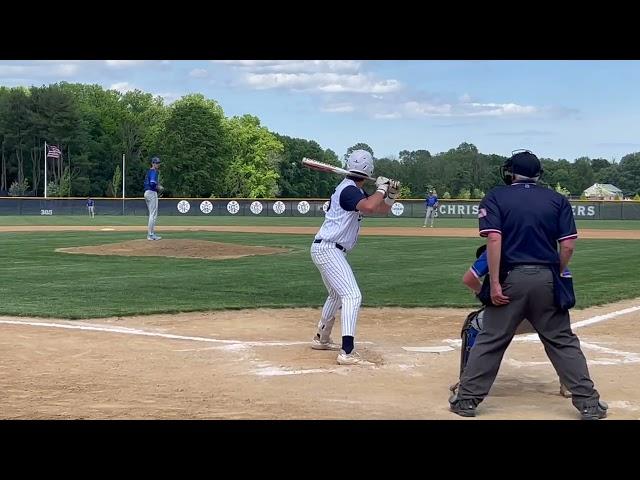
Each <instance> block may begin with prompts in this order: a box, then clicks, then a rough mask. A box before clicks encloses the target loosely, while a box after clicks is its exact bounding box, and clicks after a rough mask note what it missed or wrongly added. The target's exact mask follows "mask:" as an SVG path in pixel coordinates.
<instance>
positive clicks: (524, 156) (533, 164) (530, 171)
mask: <svg viewBox="0 0 640 480" xmlns="http://www.w3.org/2000/svg"><path fill="white" fill-rule="evenodd" d="M511 171H512V172H513V173H514V175H522V176H524V177H530V178H533V177H537V176H539V175H540V174H541V173H542V164H541V163H540V160H538V157H536V156H535V155H534V154H533V153H531V152H530V151H529V150H525V151H522V152H518V153H516V154H514V155H512V156H511Z"/></svg>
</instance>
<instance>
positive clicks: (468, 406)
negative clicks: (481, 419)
mask: <svg viewBox="0 0 640 480" xmlns="http://www.w3.org/2000/svg"><path fill="white" fill-rule="evenodd" d="M449 410H451V411H452V412H453V413H455V414H456V415H460V416H461V417H475V416H476V405H475V404H474V402H473V400H456V401H455V402H453V403H450V404H449Z"/></svg>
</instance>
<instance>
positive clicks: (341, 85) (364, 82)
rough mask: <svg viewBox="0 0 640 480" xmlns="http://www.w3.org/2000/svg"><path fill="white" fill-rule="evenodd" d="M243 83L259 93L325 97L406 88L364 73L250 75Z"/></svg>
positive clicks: (394, 82)
mask: <svg viewBox="0 0 640 480" xmlns="http://www.w3.org/2000/svg"><path fill="white" fill-rule="evenodd" d="M243 80H244V83H245V84H246V85H248V86H249V87H251V88H255V89H258V90H266V89H272V88H289V89H292V90H309V91H316V92H324V93H387V92H393V91H396V90H399V89H400V88H401V86H402V85H401V83H400V82H398V81H397V80H393V79H391V80H375V79H374V78H372V77H371V76H368V75H363V74H360V73H359V74H355V75H346V74H339V73H248V74H247V75H245V76H244V79H243Z"/></svg>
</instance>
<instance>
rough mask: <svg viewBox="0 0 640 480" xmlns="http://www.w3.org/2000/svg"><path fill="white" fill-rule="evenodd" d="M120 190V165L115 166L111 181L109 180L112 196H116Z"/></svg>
mask: <svg viewBox="0 0 640 480" xmlns="http://www.w3.org/2000/svg"><path fill="white" fill-rule="evenodd" d="M121 188H122V170H121V169H120V165H116V169H115V171H114V172H113V179H112V180H111V191H112V192H113V196H114V197H117V196H118V191H119V190H121Z"/></svg>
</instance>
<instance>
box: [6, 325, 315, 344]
mask: <svg viewBox="0 0 640 480" xmlns="http://www.w3.org/2000/svg"><path fill="white" fill-rule="evenodd" d="M0 323H5V324H9V325H31V326H33V327H51V328H67V329H71V330H89V331H94V332H110V333H125V334H128V335H143V336H145V337H162V338H170V339H172V340H191V341H194V342H209V343H219V344H224V345H237V344H242V345H248V346H251V347H263V346H288V345H304V344H308V343H309V342H244V341H242V340H219V339H217V338H207V337H190V336H185V335H173V334H171V333H156V332H146V331H144V330H138V329H135V328H127V327H107V326H103V327H94V326H85V325H65V324H61V323H48V322H24V321H19V320H0Z"/></svg>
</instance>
